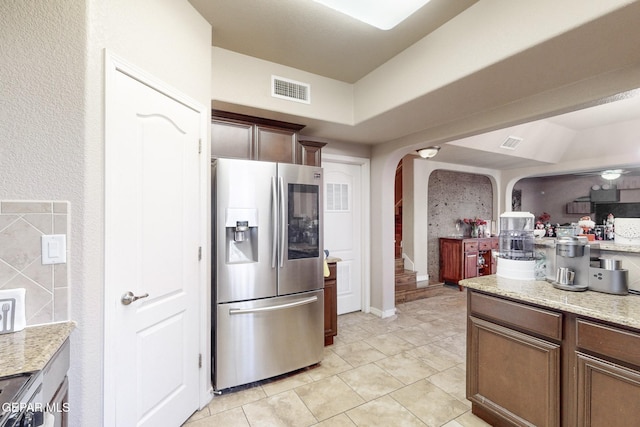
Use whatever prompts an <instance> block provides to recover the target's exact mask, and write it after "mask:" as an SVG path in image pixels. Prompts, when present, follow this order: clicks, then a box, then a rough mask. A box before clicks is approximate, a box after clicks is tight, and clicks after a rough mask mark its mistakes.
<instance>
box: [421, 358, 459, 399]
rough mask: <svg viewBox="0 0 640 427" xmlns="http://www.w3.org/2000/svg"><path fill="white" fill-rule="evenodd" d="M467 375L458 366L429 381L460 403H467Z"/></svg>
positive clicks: (433, 376)
mask: <svg viewBox="0 0 640 427" xmlns="http://www.w3.org/2000/svg"><path fill="white" fill-rule="evenodd" d="M466 380H467V379H466V375H465V371H464V370H462V369H460V368H459V367H458V366H454V367H452V368H449V369H446V370H444V371H442V372H439V373H437V374H435V375H432V376H430V377H429V381H430V382H431V383H433V384H435V385H436V386H438V387H440V388H441V389H442V390H444V391H446V392H447V393H449V394H451V395H453V396H455V397H456V398H457V399H458V400H460V401H466V400H467V398H466V384H467V381H466Z"/></svg>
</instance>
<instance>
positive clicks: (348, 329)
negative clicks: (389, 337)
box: [333, 325, 376, 346]
mask: <svg viewBox="0 0 640 427" xmlns="http://www.w3.org/2000/svg"><path fill="white" fill-rule="evenodd" d="M375 335H376V334H375V332H373V331H370V330H365V329H363V328H361V327H360V326H358V325H349V326H345V327H343V328H341V327H340V326H338V335H336V336H335V337H334V338H333V343H334V345H335V346H339V345H342V344H351V343H354V342H358V341H361V340H364V339H367V338H370V337H373V336H375Z"/></svg>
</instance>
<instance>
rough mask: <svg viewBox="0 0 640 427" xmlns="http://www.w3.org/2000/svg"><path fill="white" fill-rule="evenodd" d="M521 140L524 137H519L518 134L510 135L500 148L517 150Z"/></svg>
mask: <svg viewBox="0 0 640 427" xmlns="http://www.w3.org/2000/svg"><path fill="white" fill-rule="evenodd" d="M521 142H522V138H518V137H517V136H508V137H507V139H505V140H504V142H503V143H502V145H501V146H500V148H504V149H505V150H515V149H516V148H517V147H518V145H520V143H521Z"/></svg>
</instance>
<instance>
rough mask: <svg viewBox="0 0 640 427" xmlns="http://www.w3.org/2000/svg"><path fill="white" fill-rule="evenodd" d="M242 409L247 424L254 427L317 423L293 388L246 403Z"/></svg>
mask: <svg viewBox="0 0 640 427" xmlns="http://www.w3.org/2000/svg"><path fill="white" fill-rule="evenodd" d="M242 409H243V410H244V413H245V414H246V417H247V419H248V420H249V424H250V425H251V426H255V427H260V426H269V427H304V426H311V425H314V424H316V423H317V420H316V418H315V417H314V416H313V414H311V412H310V411H309V409H307V407H306V406H305V404H304V403H303V402H302V400H300V397H299V396H298V395H297V394H296V393H295V392H294V391H293V390H290V391H285V392H284V393H280V394H276V395H275V396H271V397H269V398H267V399H262V400H259V401H257V402H253V403H249V404H246V405H244V406H243V407H242Z"/></svg>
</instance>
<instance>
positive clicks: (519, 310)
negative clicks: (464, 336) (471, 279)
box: [469, 292, 562, 340]
mask: <svg viewBox="0 0 640 427" xmlns="http://www.w3.org/2000/svg"><path fill="white" fill-rule="evenodd" d="M469 311H470V312H471V313H472V314H473V315H475V316H478V317H483V318H485V319H489V320H492V321H494V322H496V323H500V324H503V325H505V326H509V327H515V328H518V329H520V330H523V331H526V332H530V333H534V334H538V335H542V336H544V337H547V338H551V339H554V340H561V339H562V313H556V312H553V311H548V310H543V309H541V308H537V307H532V306H529V305H525V304H520V303H517V302H513V301H508V300H504V299H501V298H496V297H492V296H489V295H484V294H480V293H477V292H471V293H469Z"/></svg>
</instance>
